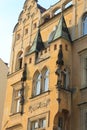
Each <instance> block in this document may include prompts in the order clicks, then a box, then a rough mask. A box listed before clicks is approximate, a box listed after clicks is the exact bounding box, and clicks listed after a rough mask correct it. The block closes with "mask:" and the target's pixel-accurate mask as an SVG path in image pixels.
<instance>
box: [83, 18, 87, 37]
mask: <svg viewBox="0 0 87 130" xmlns="http://www.w3.org/2000/svg"><path fill="white" fill-rule="evenodd" d="M83 34H84V35H85V34H87V16H86V17H85V18H84V20H83Z"/></svg>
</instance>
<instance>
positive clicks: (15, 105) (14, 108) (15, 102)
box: [11, 82, 21, 114]
mask: <svg viewBox="0 0 87 130" xmlns="http://www.w3.org/2000/svg"><path fill="white" fill-rule="evenodd" d="M12 88H13V92H12V104H11V113H12V114H16V113H20V110H21V104H20V98H21V94H20V88H21V82H19V83H16V84H14V85H12Z"/></svg>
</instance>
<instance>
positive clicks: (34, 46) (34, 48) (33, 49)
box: [26, 29, 44, 55]
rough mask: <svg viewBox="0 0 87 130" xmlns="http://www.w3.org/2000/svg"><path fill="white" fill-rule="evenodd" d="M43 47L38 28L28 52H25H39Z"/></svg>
mask: <svg viewBox="0 0 87 130" xmlns="http://www.w3.org/2000/svg"><path fill="white" fill-rule="evenodd" d="M43 49H44V44H43V42H42V37H41V34H40V29H38V32H37V34H36V36H35V38H34V41H33V44H32V46H31V48H30V50H29V52H28V53H27V54H26V55H28V54H31V53H34V52H39V51H41V50H43Z"/></svg>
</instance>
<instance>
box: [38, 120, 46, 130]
mask: <svg viewBox="0 0 87 130" xmlns="http://www.w3.org/2000/svg"><path fill="white" fill-rule="evenodd" d="M39 123H40V128H45V127H46V119H45V118H43V119H40V122H39Z"/></svg>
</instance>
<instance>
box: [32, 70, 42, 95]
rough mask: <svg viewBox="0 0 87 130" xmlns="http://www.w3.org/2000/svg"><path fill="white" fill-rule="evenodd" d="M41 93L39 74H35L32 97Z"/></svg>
mask: <svg viewBox="0 0 87 130" xmlns="http://www.w3.org/2000/svg"><path fill="white" fill-rule="evenodd" d="M40 92H41V74H40V73H39V72H36V73H35V75H34V78H33V96H36V95H39V94H40Z"/></svg>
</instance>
